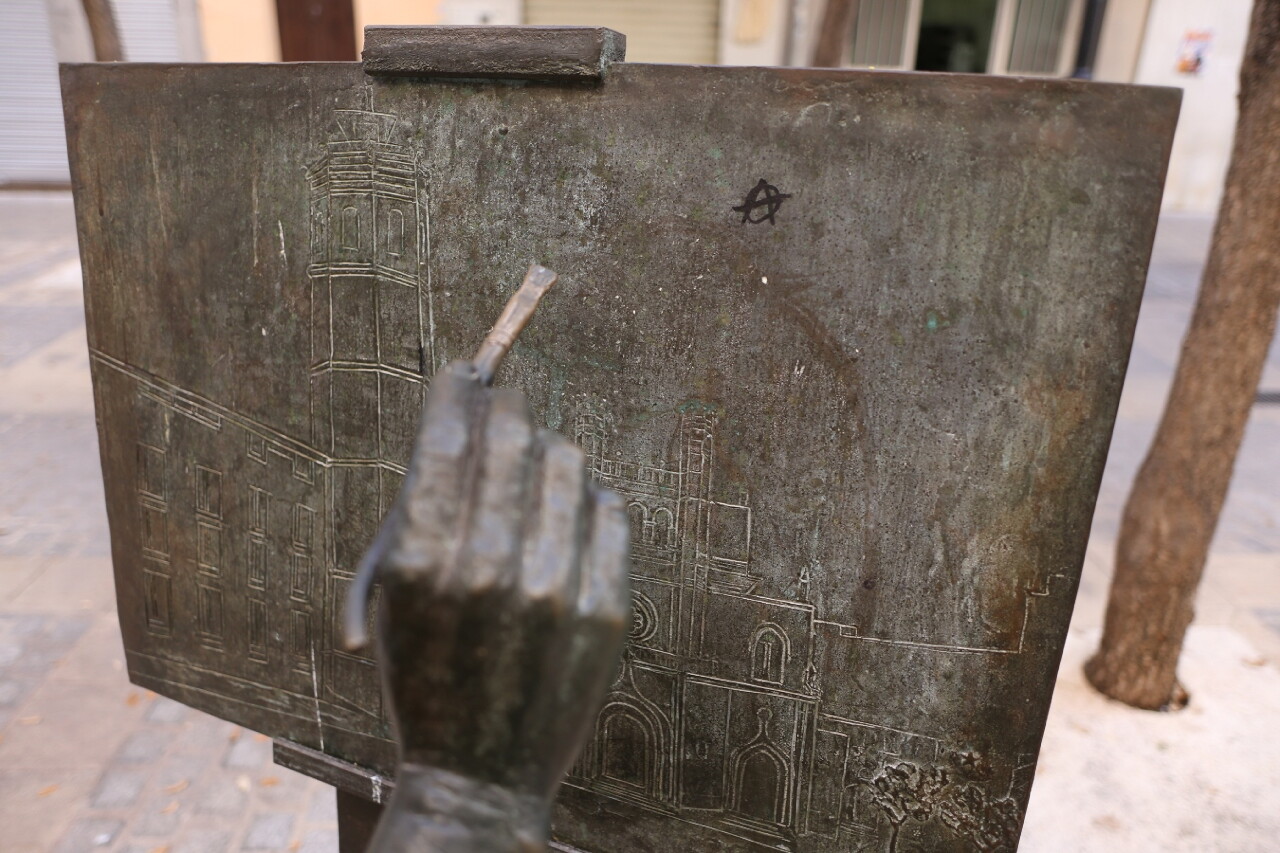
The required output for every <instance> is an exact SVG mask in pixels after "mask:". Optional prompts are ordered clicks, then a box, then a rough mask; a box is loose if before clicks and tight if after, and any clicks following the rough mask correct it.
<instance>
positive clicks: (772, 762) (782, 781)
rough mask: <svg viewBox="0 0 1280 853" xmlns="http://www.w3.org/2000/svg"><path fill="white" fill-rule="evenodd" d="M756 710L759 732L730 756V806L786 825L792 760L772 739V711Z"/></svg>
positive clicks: (756, 819) (747, 815) (742, 814)
mask: <svg viewBox="0 0 1280 853" xmlns="http://www.w3.org/2000/svg"><path fill="white" fill-rule="evenodd" d="M756 714H757V716H758V717H759V719H760V723H759V728H758V729H757V731H756V736H755V737H754V738H752V740H751V742H750V743H748V744H747V745H746V746H744V747H743V748H742V749H739V750H737V751H735V752H734V754H733V756H732V757H731V759H730V768H731V772H730V777H729V778H730V781H731V783H732V789H731V791H730V798H729V807H730V809H732V810H733V812H734V813H736V814H737V815H738V816H739V817H743V818H746V819H748V820H750V821H754V822H757V823H764V824H770V825H774V826H785V825H786V824H787V823H788V819H789V811H790V809H789V808H788V805H789V801H788V791H789V790H790V788H791V764H790V762H789V761H788V759H787V756H786V754H785V753H784V752H783V751H782V750H780V749H779V748H778V747H777V746H776V745H774V743H773V742H772V741H771V740H770V736H769V722H770V721H771V720H772V719H773V712H772V711H770V710H769V709H768V708H761V709H760V710H759V711H757V712H756Z"/></svg>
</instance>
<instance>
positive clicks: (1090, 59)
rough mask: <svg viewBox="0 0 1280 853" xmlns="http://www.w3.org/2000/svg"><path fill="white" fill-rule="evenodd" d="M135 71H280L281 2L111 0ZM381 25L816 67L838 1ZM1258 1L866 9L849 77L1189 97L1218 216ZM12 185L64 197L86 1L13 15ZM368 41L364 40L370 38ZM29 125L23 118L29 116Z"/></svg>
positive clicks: (449, 11)
mask: <svg viewBox="0 0 1280 853" xmlns="http://www.w3.org/2000/svg"><path fill="white" fill-rule="evenodd" d="M112 3H113V6H114V7H115V10H116V16H117V20H118V22H119V26H120V30H121V38H122V39H123V41H124V48H125V54H126V57H127V58H128V59H130V60H133V61H161V62H164V61H200V60H209V61H212V62H274V61H278V60H279V58H280V46H279V37H278V33H277V30H276V18H275V4H274V0H112ZM354 4H355V14H356V27H357V33H359V32H360V31H362V29H363V27H364V26H365V25H367V24H386V23H401V24H431V23H436V24H521V23H523V24H540V25H548V24H583V25H596V26H608V27H613V28H614V29H616V30H619V31H621V32H624V33H626V34H627V58H628V59H630V60H632V61H635V62H688V63H700V64H724V65H803V64H806V62H807V61H808V57H809V56H810V54H811V51H812V47H813V42H814V37H815V34H816V30H817V27H818V24H819V22H820V19H821V17H822V8H823V5H822V4H823V0H354ZM1250 8H1251V0H1219V2H1215V3H1205V2H1202V0H862V2H861V3H859V9H858V14H857V20H856V21H855V23H854V32H853V37H852V44H851V48H850V50H849V54H848V56H847V57H846V64H847V65H849V66H851V67H874V68H883V69H905V70H932V71H967V72H974V73H991V74H1015V75H1030V76H1058V77H1064V76H1070V75H1072V74H1079V75H1081V76H1092V77H1093V78H1094V79H1097V80H1103V81H1108V82H1118V83H1142V84H1148V85H1156V86H1178V87H1181V88H1182V89H1183V91H1184V99H1183V104H1182V120H1181V122H1180V124H1179V128H1178V135H1177V138H1176V140H1175V142H1174V147H1173V154H1172V157H1171V161H1170V164H1169V176H1168V184H1167V188H1166V192H1165V208H1166V209H1167V210H1178V211H1189V212H1196V213H1212V212H1213V211H1214V210H1215V209H1216V208H1217V205H1218V199H1219V197H1220V196H1221V193H1222V182H1223V179H1224V177H1225V175H1226V167H1227V161H1228V159H1229V157H1230V153H1231V139H1232V131H1233V129H1234V126H1235V93H1236V87H1237V76H1238V72H1239V68H1240V59H1241V56H1242V54H1243V50H1244V41H1245V36H1246V32H1247V29H1248V20H1249V10H1250ZM0 38H3V40H4V42H5V45H4V49H3V50H0V113H2V114H3V115H5V116H6V121H5V122H4V123H3V125H0V186H4V185H26V184H53V185H58V184H65V183H66V182H67V180H68V175H67V164H66V153H65V147H64V143H63V136H62V111H61V106H60V101H59V93H58V83H57V72H56V63H57V62H58V61H62V62H76V61H84V60H88V59H91V58H92V50H91V47H90V41H89V33H88V28H87V26H86V24H85V22H84V14H83V12H82V11H81V6H80V0H5V2H4V3H0ZM357 38H359V36H358V35H357ZM15 118H16V119H18V120H14V119H15Z"/></svg>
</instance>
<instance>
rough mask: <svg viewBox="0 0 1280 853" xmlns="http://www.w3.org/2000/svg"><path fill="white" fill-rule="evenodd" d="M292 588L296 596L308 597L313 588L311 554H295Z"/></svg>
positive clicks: (292, 592)
mask: <svg viewBox="0 0 1280 853" xmlns="http://www.w3.org/2000/svg"><path fill="white" fill-rule="evenodd" d="M292 587H293V588H292V589H291V590H290V592H291V594H292V595H293V596H294V597H295V598H302V599H306V597H307V595H308V593H309V592H310V590H311V555H310V554H294V555H293V584H292Z"/></svg>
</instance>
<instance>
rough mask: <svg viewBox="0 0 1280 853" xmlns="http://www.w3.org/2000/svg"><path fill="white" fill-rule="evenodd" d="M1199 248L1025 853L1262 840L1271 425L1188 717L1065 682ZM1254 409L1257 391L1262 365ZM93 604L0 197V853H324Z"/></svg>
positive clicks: (63, 333) (1164, 246)
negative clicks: (132, 663)
mask: <svg viewBox="0 0 1280 853" xmlns="http://www.w3.org/2000/svg"><path fill="white" fill-rule="evenodd" d="M1210 226H1211V222H1210V221H1209V220H1208V219H1207V218H1204V217H1179V216H1168V217H1165V218H1164V219H1163V220H1162V222H1161V228H1160V232H1159V234H1158V236H1157V241H1156V252H1155V257H1154V259H1153V263H1152V268H1151V275H1150V278H1149V281H1148V286H1147V292H1146V295H1145V297H1144V301H1143V307H1142V316H1141V318H1140V320H1139V324H1138V333H1137V340H1136V343H1135V346H1134V352H1133V358H1132V362H1131V364H1130V368H1129V376H1128V380H1127V382H1126V385H1125V391H1124V396H1123V398H1122V401H1121V405H1120V415H1119V420H1118V423H1117V427H1116V433H1115V437H1114V440H1113V442H1112V449H1111V454H1110V456H1109V458H1108V461H1107V471H1106V476H1105V478H1104V481H1103V486H1102V492H1101V495H1100V498H1099V501H1098V510H1097V515H1096V517H1095V521H1094V527H1093V535H1092V539H1091V541H1090V546H1089V552H1088V557H1087V559H1086V564H1085V571H1084V578H1083V581H1082V584H1081V590H1080V597H1079V600H1078V602H1077V606H1076V612H1075V618H1074V619H1073V622H1072V627H1071V633H1070V636H1069V638H1068V645H1067V652H1066V655H1065V657H1064V659H1063V666H1062V669H1061V671H1060V674H1059V678H1058V686H1057V691H1056V693H1055V696H1054V703H1053V710H1052V712H1051V715H1050V721H1049V729H1048V732H1047V734H1046V738H1045V747H1044V750H1043V752H1042V754H1041V757H1040V764H1039V769H1038V771H1037V777H1036V785H1035V788H1034V793H1033V795H1032V803H1031V807H1030V809H1029V812H1028V815H1027V824H1026V831H1025V833H1024V836H1023V844H1022V849H1023V850H1024V851H1035V853H1058V851H1062V853H1066V851H1097V853H1102V851H1108V852H1109V851H1146V850H1152V851H1155V850H1159V851H1216V850H1221V851H1232V853H1244V851H1264V850H1267V851H1269V850H1274V849H1276V844H1277V842H1276V839H1277V838H1280V810H1277V809H1276V807H1275V797H1276V792H1277V791H1280V738H1277V737H1276V736H1275V729H1276V725H1277V723H1280V665H1278V662H1280V489H1277V485H1278V484H1280V405H1277V404H1267V403H1260V404H1259V405H1257V406H1255V408H1254V411H1253V415H1252V418H1251V420H1250V424H1249V429H1248V432H1247V434H1246V438H1245V444H1244V447H1243V449H1242V451H1241V455H1240V459H1239V462H1238V465H1237V474H1236V479H1235V481H1234V484H1233V486H1232V491H1231V494H1230V497H1229V499H1228V501H1227V506H1226V509H1225V511H1224V514H1223V518H1222V523H1221V526H1220V528H1219V531H1218V535H1217V537H1216V538H1215V540H1214V545H1213V551H1212V555H1211V558H1210V561H1209V565H1208V568H1207V572H1206V578H1205V581H1204V584H1203V586H1202V588H1201V591H1200V597H1199V601H1198V607H1197V618H1196V623H1195V626H1194V627H1193V629H1192V633H1191V635H1190V637H1189V639H1188V645H1187V650H1186V653H1185V655H1184V657H1183V662H1182V670H1181V672H1182V679H1183V681H1184V683H1185V684H1186V686H1187V688H1188V689H1189V690H1190V692H1191V694H1192V703H1191V705H1190V707H1189V708H1188V709H1187V710H1186V711H1183V712H1181V713H1178V714H1150V713H1146V712H1141V711H1134V710H1131V709H1129V708H1126V707H1124V706H1121V705H1118V704H1117V703H1114V702H1109V701H1108V700H1106V699H1104V698H1102V697H1101V696H1099V695H1098V694H1097V693H1095V692H1094V691H1093V690H1092V689H1090V688H1089V687H1088V686H1087V685H1086V684H1085V683H1084V681H1083V678H1082V677H1081V675H1080V666H1081V664H1082V663H1083V660H1084V658H1085V657H1087V656H1088V654H1090V653H1091V652H1092V650H1093V648H1094V647H1095V646H1096V643H1097V635H1098V628H1099V626H1100V625H1101V623H1102V613H1103V608H1104V606H1105V599H1106V591H1107V584H1108V579H1109V575H1110V571H1111V560H1112V553H1113V551H1114V543H1115V536H1116V528H1117V526H1118V521H1119V515H1120V510H1121V508H1122V506H1123V502H1124V499H1125V497H1126V495H1127V493H1128V488H1129V484H1130V483H1131V482H1132V479H1133V475H1134V472H1135V471H1136V469H1137V466H1138V465H1139V464H1140V463H1141V460H1142V455H1143V454H1144V453H1145V451H1146V448H1147V446H1148V444H1149V442H1150V439H1151V435H1152V433H1153V431H1154V429H1155V425H1156V421H1157V419H1158V418H1159V416H1160V411H1161V408H1162V406H1163V402H1164V397H1165V393H1166V390H1167V388H1168V384H1169V381H1170V380H1171V378H1172V374H1173V368H1174V365H1175V363H1176V360H1177V355H1178V351H1179V345H1180V342H1181V339H1182V333H1183V330H1184V328H1185V326H1186V322H1187V319H1188V317H1189V316H1190V311H1191V307H1192V303H1193V301H1194V297H1195V289H1196V285H1197V283H1198V281H1199V275H1200V269H1201V266H1202V264H1203V261H1204V255H1205V252H1206V250H1207V246H1208V237H1209V230H1210ZM1089 284H1090V283H1089V282H1081V287H1087V286H1089ZM1226 343H1228V344H1229V342H1226ZM1262 387H1263V389H1264V390H1269V391H1280V355H1278V354H1277V352H1276V351H1275V350H1274V348H1273V352H1272V357H1271V360H1270V362H1269V364H1268V367H1267V371H1266V374H1265V375H1264V377H1263V382H1262ZM1277 396H1280V395H1277ZM114 606H115V603H114V597H113V590H112V581H111V566H110V553H109V547H108V541H107V526H106V515H105V510H104V507H103V497H102V484H101V474H100V468H99V464H98V451H97V438H96V432H95V427H94V418H93V401H92V394H91V390H90V385H89V365H88V357H87V353H86V349H85V337H84V317H83V303H82V299H81V284H80V274H79V262H78V259H77V255H76V243H75V226H74V221H73V218H72V210H71V201H70V197H69V196H68V195H67V194H64V193H0V850H3V851H5V853H36V852H37V851H39V853H44V851H49V850H54V851H67V853H81V851H97V850H101V851H129V853H191V851H231V850H254V851H307V852H308V853H321V852H322V851H324V853H332V851H336V850H337V835H336V824H335V816H334V807H333V792H332V789H330V788H327V787H325V786H323V785H321V784H319V783H317V782H313V781H311V780H309V779H306V778H304V777H302V776H299V775H298V774H296V773H293V772H291V771H288V770H285V769H283V768H280V767H276V766H275V765H273V764H272V763H271V750H270V746H271V744H270V742H269V741H268V740H266V739H265V738H263V737H262V736H260V735H256V734H254V733H253V732H248V731H244V730H241V729H239V728H237V727H235V726H232V725H230V724H227V723H224V722H221V721H218V720H215V719H213V718H211V717H208V716H206V715H204V714H201V713H198V712H196V711H192V710H190V709H187V708H184V707H183V706H181V705H178V704H176V703H174V702H170V701H169V700H166V699H163V698H160V697H157V696H154V695H153V694H150V693H148V692H147V691H144V690H141V689H139V688H136V687H133V686H132V685H130V684H129V683H128V679H127V677H126V675H125V672H124V655H123V651H122V649H121V646H120V638H119V626H118V623H117V621H116V616H115V610H114Z"/></svg>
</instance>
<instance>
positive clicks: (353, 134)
mask: <svg viewBox="0 0 1280 853" xmlns="http://www.w3.org/2000/svg"><path fill="white" fill-rule="evenodd" d="M335 113H336V124H337V132H336V133H335V134H334V138H332V139H331V140H330V141H328V142H326V143H325V145H324V151H323V153H322V154H321V155H320V157H319V158H318V159H317V160H316V161H315V162H313V163H312V164H311V165H310V167H309V168H308V170H307V179H308V182H309V185H310V207H311V211H310V219H311V257H310V264H309V266H308V269H307V276H308V279H309V280H310V285H311V362H310V365H309V366H310V375H311V378H310V382H311V443H312V446H314V447H315V448H316V449H317V450H319V451H320V452H321V453H323V454H324V455H325V456H327V457H329V460H330V462H329V465H330V467H331V478H330V486H329V489H328V494H327V503H328V512H329V516H330V524H331V529H339V528H341V529H344V530H345V531H347V534H346V535H344V536H342V537H335V540H336V544H335V545H334V552H333V553H332V554H331V555H330V559H329V567H330V570H329V578H328V584H329V593H328V596H327V598H326V600H327V601H329V602H335V603H338V602H341V601H342V600H344V598H345V593H346V589H347V586H348V585H349V584H350V581H351V578H352V577H353V575H354V571H355V568H356V566H357V564H358V563H359V560H360V557H361V552H360V550H359V549H360V548H362V547H363V544H364V543H367V542H369V541H371V540H372V538H373V536H374V534H375V533H376V531H377V526H378V523H379V522H380V520H381V518H382V517H383V515H384V514H385V513H386V512H387V510H388V509H389V508H390V506H391V503H392V501H393V500H394V498H395V494H396V492H397V490H398V489H399V487H400V482H401V480H402V479H403V476H404V472H405V466H406V464H407V462H408V459H409V455H410V451H411V449H412V446H413V438H414V434H415V432H416V429H417V423H418V416H419V413H420V411H421V408H422V402H423V395H424V393H425V388H426V376H427V373H428V371H429V370H431V369H432V366H433V365H434V363H435V358H434V352H433V346H432V340H431V335H430V328H431V310H432V308H431V294H430V291H429V288H428V284H427V283H428V261H429V236H428V194H427V183H426V175H425V171H424V170H423V168H422V165H421V163H420V160H419V157H418V154H417V152H416V151H414V150H413V149H411V148H409V147H408V146H405V145H402V144H399V143H398V142H396V141H394V140H395V139H396V138H397V136H398V134H397V129H398V127H399V120H398V119H397V117H396V116H394V115H391V114H389V113H381V112H375V111H373V110H372V109H350V110H348V109H340V110H336V111H335ZM330 610H331V613H330V614H329V615H328V616H327V618H326V622H327V625H328V631H329V633H330V635H331V636H330V638H329V640H330V641H329V642H327V643H325V646H326V648H327V651H326V652H325V671H324V682H325V692H326V694H327V695H328V698H330V699H332V700H334V701H335V702H337V703H339V704H346V705H347V706H348V707H349V708H350V709H351V710H353V711H356V712H358V713H361V714H375V715H376V714H379V713H380V709H375V708H365V707H361V706H359V705H357V704H355V702H354V701H353V698H352V697H360V696H365V697H367V696H378V695H380V691H379V688H378V680H377V670H376V667H375V666H374V664H373V662H372V660H371V659H370V658H368V657H367V656H365V655H353V654H349V653H347V652H346V651H345V650H343V649H342V644H341V642H340V641H339V640H340V635H339V633H338V632H339V625H338V620H337V613H338V612H340V610H341V608H340V607H339V606H331V608H330Z"/></svg>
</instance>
